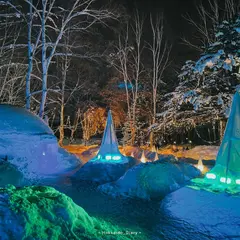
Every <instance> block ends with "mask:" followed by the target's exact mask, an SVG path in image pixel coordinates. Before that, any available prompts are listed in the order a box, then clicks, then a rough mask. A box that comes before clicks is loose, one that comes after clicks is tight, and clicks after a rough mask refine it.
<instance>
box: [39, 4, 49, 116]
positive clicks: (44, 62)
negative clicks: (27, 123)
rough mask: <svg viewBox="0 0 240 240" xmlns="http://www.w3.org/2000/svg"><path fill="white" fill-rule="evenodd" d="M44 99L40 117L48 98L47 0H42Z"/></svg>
mask: <svg viewBox="0 0 240 240" xmlns="http://www.w3.org/2000/svg"><path fill="white" fill-rule="evenodd" d="M42 6H43V10H42V19H41V21H42V99H41V104H40V110H39V117H40V118H43V115H44V109H45V104H46V98H47V71H48V61H47V57H46V32H45V31H46V29H45V12H46V0H42Z"/></svg>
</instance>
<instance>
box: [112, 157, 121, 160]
mask: <svg viewBox="0 0 240 240" xmlns="http://www.w3.org/2000/svg"><path fill="white" fill-rule="evenodd" d="M112 159H113V160H120V159H121V157H120V156H113V157H112Z"/></svg>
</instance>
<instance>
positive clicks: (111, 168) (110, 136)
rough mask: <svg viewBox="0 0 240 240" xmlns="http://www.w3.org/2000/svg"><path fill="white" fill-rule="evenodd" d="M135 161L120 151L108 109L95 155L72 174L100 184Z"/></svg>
mask: <svg viewBox="0 0 240 240" xmlns="http://www.w3.org/2000/svg"><path fill="white" fill-rule="evenodd" d="M136 163H137V160H136V159H134V158H132V157H125V156H124V155H122V154H121V153H120V151H119V149H118V141H117V137H116V134H115V131H114V125H113V120H112V114H111V111H109V112H108V117H107V123H106V127H105V130H104V134H103V138H102V143H101V146H100V148H99V151H98V154H97V156H95V157H94V158H92V159H91V160H90V161H89V162H87V163H86V164H85V165H84V166H83V167H82V168H80V169H79V171H78V172H76V174H75V175H74V178H75V179H78V180H85V181H92V182H97V183H100V184H101V183H107V182H112V181H116V180H117V179H118V178H120V177H121V176H122V175H124V173H125V172H126V171H127V170H128V169H129V168H130V167H132V166H133V165H135V164H136Z"/></svg>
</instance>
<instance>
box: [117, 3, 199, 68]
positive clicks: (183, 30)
mask: <svg viewBox="0 0 240 240" xmlns="http://www.w3.org/2000/svg"><path fill="white" fill-rule="evenodd" d="M118 1H120V0H118ZM124 1H125V4H124V5H125V6H126V7H127V8H128V9H129V11H130V12H134V10H135V9H136V7H137V9H138V10H139V11H140V12H141V13H143V14H144V15H147V14H149V13H150V12H151V13H155V14H158V13H160V12H162V11H163V12H164V16H165V24H166V28H165V31H166V34H167V37H168V38H169V39H170V40H171V41H172V44H173V49H172V51H173V54H172V55H173V58H174V60H175V62H176V63H177V64H178V63H179V65H181V64H182V63H183V62H185V61H186V60H188V59H193V60H194V59H195V58H196V57H197V56H198V53H196V51H195V50H193V49H190V48H189V47H187V46H185V45H183V44H182V40H181V38H182V37H183V36H184V37H186V38H187V39H190V40H193V41H194V31H195V29H194V28H193V27H191V26H190V25H189V24H188V23H187V21H186V20H185V19H184V18H183V15H186V14H190V15H191V16H192V17H193V18H194V19H196V20H197V14H196V7H195V3H196V1H194V0H137V1H133V0H124ZM124 1H121V2H124ZM149 31H150V29H149Z"/></svg>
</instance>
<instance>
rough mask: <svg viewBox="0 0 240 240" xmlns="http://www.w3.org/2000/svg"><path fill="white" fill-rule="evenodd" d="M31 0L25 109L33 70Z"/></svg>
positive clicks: (30, 3) (29, 101) (28, 101)
mask: <svg viewBox="0 0 240 240" xmlns="http://www.w3.org/2000/svg"><path fill="white" fill-rule="evenodd" d="M31 37H32V0H30V2H29V19H28V70H27V75H26V109H27V110H29V111H30V108H31V85H30V81H31V73H32V68H33V66H32V65H33V56H32V55H33V48H32V41H31Z"/></svg>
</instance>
